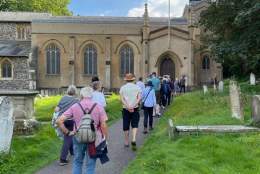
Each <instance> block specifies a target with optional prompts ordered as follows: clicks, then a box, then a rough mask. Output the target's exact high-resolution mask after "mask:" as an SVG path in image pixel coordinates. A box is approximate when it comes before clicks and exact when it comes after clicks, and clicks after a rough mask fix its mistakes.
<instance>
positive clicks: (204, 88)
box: [203, 85, 208, 94]
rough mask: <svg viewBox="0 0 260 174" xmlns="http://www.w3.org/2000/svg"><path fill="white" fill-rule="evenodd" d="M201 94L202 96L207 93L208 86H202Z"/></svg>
mask: <svg viewBox="0 0 260 174" xmlns="http://www.w3.org/2000/svg"><path fill="white" fill-rule="evenodd" d="M203 93H204V94H206V93H208V86H207V85H203Z"/></svg>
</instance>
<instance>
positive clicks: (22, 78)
mask: <svg viewBox="0 0 260 174" xmlns="http://www.w3.org/2000/svg"><path fill="white" fill-rule="evenodd" d="M0 60H1V57H0ZM10 60H11V61H12V64H13V79H12V80H1V79H0V89H5V90H23V89H29V84H30V80H29V65H28V59H27V58H10Z"/></svg>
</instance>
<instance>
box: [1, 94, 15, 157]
mask: <svg viewBox="0 0 260 174" xmlns="http://www.w3.org/2000/svg"><path fill="white" fill-rule="evenodd" d="M13 110H14V108H13V103H12V101H11V98H9V97H0V125H1V126H0V153H8V152H9V150H10V146H11V141H12V137H13V128H14V116H13Z"/></svg>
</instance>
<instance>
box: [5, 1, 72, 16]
mask: <svg viewBox="0 0 260 174" xmlns="http://www.w3.org/2000/svg"><path fill="white" fill-rule="evenodd" d="M69 3H70V0H1V1H0V11H33V12H49V13H52V14H53V15H71V14H72V13H71V12H70V11H69V10H68V7H67V6H68V4H69Z"/></svg>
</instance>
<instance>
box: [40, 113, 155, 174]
mask: <svg viewBox="0 0 260 174" xmlns="http://www.w3.org/2000/svg"><path fill="white" fill-rule="evenodd" d="M141 115H142V114H141ZM156 122H157V119H156V118H155V117H154V123H156ZM139 127H140V129H139V132H138V136H137V146H139V147H140V146H141V145H142V144H143V143H144V139H145V138H146V137H147V136H148V135H149V134H148V135H144V134H143V133H142V131H143V116H141V119H140V123H139ZM108 143H109V146H108V147H109V158H110V162H109V163H106V164H105V165H101V164H100V163H99V162H98V164H97V168H96V174H121V173H122V171H123V169H124V168H125V167H126V166H127V165H128V164H129V162H130V161H131V160H133V159H134V158H135V156H136V154H135V153H134V152H133V151H132V150H131V149H130V148H125V147H124V135H123V132H122V119H120V120H119V121H117V122H116V123H114V124H113V125H112V126H110V127H109V142H108ZM36 174H71V164H70V165H67V166H63V167H61V166H59V163H58V161H55V162H54V163H52V164H51V165H49V166H47V167H45V168H43V169H41V170H40V171H38V172H37V173H36Z"/></svg>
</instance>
